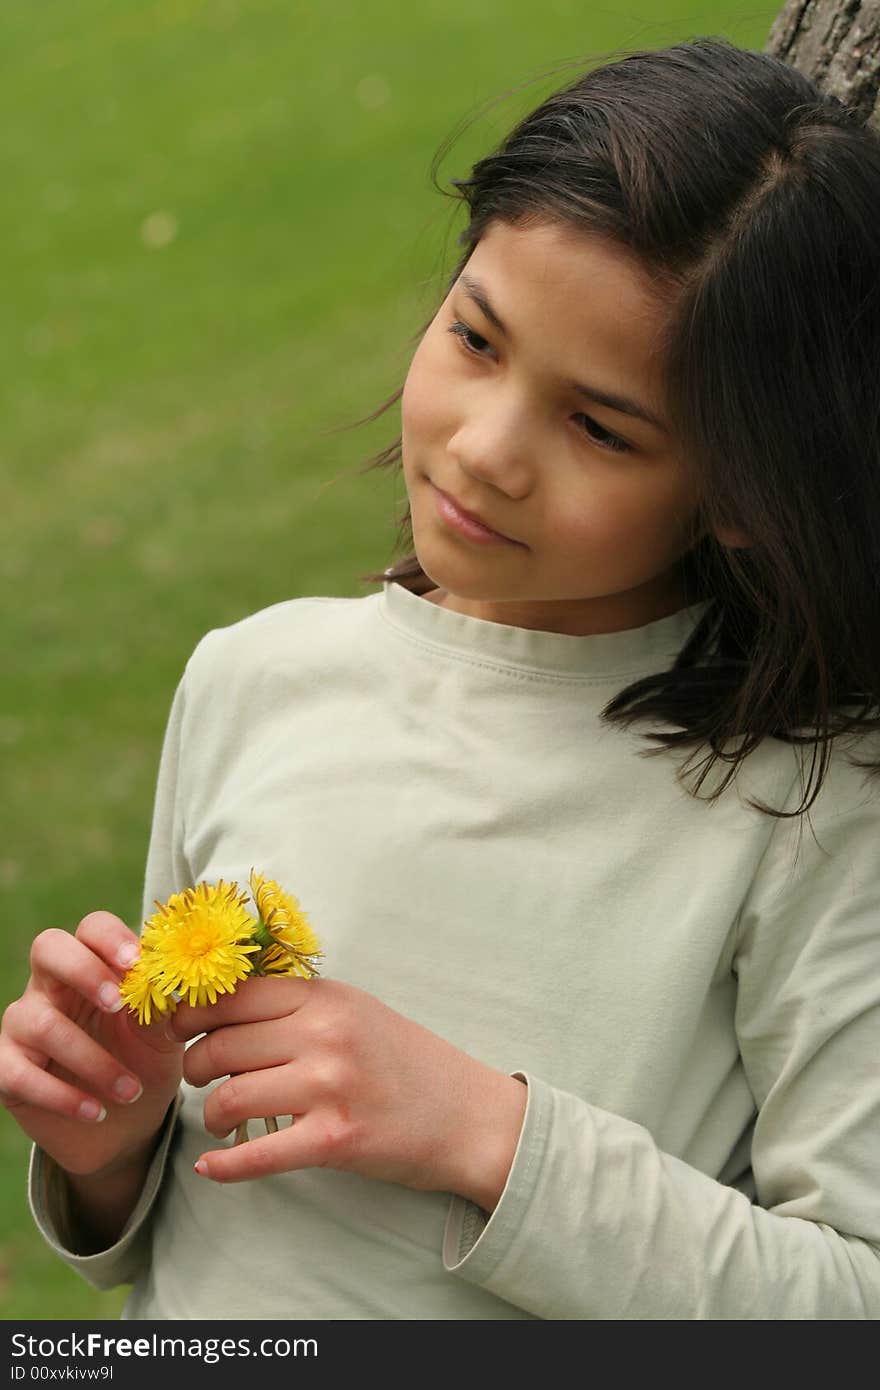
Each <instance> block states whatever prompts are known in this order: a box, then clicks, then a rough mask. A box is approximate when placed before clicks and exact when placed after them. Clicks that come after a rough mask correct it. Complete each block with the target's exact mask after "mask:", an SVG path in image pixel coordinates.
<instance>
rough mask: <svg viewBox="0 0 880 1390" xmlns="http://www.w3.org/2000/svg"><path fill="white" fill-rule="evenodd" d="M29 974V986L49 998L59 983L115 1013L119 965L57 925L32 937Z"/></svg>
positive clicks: (119, 1005) (106, 1010)
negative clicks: (30, 984)
mask: <svg viewBox="0 0 880 1390" xmlns="http://www.w3.org/2000/svg"><path fill="white" fill-rule="evenodd" d="M135 940H136V938H135ZM112 959H113V955H112V953H111V961H112ZM114 970H115V973H114ZM31 976H32V985H33V986H34V987H35V988H36V989H37V990H38V991H40V992H42V993H48V994H50V995H52V996H53V997H54V995H55V989H56V987H57V986H58V985H62V986H66V987H68V988H70V989H72V990H74V991H75V992H76V993H77V994H79V995H81V996H82V997H83V998H84V999H88V1000H89V1001H90V1002H91V1003H93V1004H95V1005H96V1006H97V1007H98V1008H99V1009H101V1010H103V1012H104V1013H117V1012H118V1011H119V1010H120V1009H121V1008H122V1000H121V999H120V997H119V981H120V979H121V978H122V971H121V968H120V967H119V966H116V967H113V968H112V967H111V963H110V962H108V961H107V960H106V959H105V958H103V957H102V956H101V955H99V954H97V953H96V952H95V951H94V950H93V949H92V948H91V947H90V946H89V945H88V944H87V943H86V942H85V941H83V940H80V939H78V938H77V937H75V936H71V934H70V932H66V931H61V930H60V928H57V927H50V928H49V929H48V930H47V931H43V932H40V934H39V936H37V937H35V938H34V941H33V944H32V946H31Z"/></svg>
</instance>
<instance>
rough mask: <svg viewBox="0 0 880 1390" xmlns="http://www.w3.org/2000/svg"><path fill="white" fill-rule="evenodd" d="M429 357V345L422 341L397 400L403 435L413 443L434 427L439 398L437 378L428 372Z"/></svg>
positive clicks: (424, 340)
mask: <svg viewBox="0 0 880 1390" xmlns="http://www.w3.org/2000/svg"><path fill="white" fill-rule="evenodd" d="M430 355H431V353H430V344H429V343H428V340H427V339H426V338H425V339H423V340H422V342H421V343H420V344H419V347H418V348H417V350H416V353H415V356H414V357H413V359H412V362H411V363H410V367H409V371H408V372H407V376H406V381H405V382H404V387H403V395H402V396H401V398H400V418H401V424H402V426H403V431H404V435H405V436H409V437H410V438H411V439H414V440H415V439H417V438H418V437H419V436H422V435H425V434H427V433H430V431H431V429H432V428H433V426H434V424H435V415H436V403H437V400H438V397H439V396H440V395H441V394H442V393H440V392H438V390H437V378H436V375H435V374H434V373H433V372H432V371H431V370H430Z"/></svg>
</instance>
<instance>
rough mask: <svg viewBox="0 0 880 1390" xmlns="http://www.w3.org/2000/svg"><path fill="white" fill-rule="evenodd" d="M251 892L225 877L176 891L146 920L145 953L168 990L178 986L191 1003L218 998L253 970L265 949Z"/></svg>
mask: <svg viewBox="0 0 880 1390" xmlns="http://www.w3.org/2000/svg"><path fill="white" fill-rule="evenodd" d="M246 901H247V894H246V893H239V891H238V885H237V884H235V883H231V884H226V883H224V882H223V879H221V880H220V882H219V883H218V884H217V886H216V887H214V886H213V885H212V884H209V883H199V884H198V885H197V886H196V887H195V888H185V889H184V890H183V892H182V893H172V895H171V897H170V898H169V899H168V902H167V903H160V902H157V903H156V907H157V908H158V911H157V912H154V913H153V915H152V917H150V918H149V919H148V921H147V922H146V923H145V925H144V930H143V934H142V937H141V942H142V946H141V952H142V954H141V959H142V960H144V961H145V962H146V969H147V971H148V973H149V977H150V979H151V980H152V982H153V984H154V986H155V987H156V988H158V989H159V990H160V991H161V993H162V994H164V995H170V994H171V993H173V992H174V991H176V992H177V993H178V994H180V995H181V996H182V997H183V998H184V999H185V1000H186V1002H187V1003H189V1004H213V1003H215V1002H216V1000H217V996H218V995H220V994H231V993H232V991H233V990H234V989H235V987H236V985H237V984H238V983H239V981H241V980H243V979H245V978H246V976H248V975H250V974H251V973H252V964H251V960H250V956H251V955H254V954H255V953H256V952H258V951H259V949H260V946H259V943H258V942H256V941H255V940H254V939H253V930H254V926H255V925H256V923H255V922H254V919H253V917H252V916H251V915H250V913H249V912H248V910H247V908H246V906H245V903H246Z"/></svg>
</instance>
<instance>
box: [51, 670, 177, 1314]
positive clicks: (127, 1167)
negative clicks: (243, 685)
mask: <svg viewBox="0 0 880 1390" xmlns="http://www.w3.org/2000/svg"><path fill="white" fill-rule="evenodd" d="M185 688H186V675H185V674H184V676H183V678H182V679H181V680H180V682H179V684H178V687H177V690H176V692H175V695H174V699H173V701H172V705H171V710H170V713H169V716H168V722H167V726H166V730H165V736H164V740H163V745H162V752H161V757H160V762H159V772H158V779H157V787H156V796H155V802H154V808H153V823H152V833H151V836H150V847H149V852H148V856H147V866H146V875H145V884H144V895H143V899H144V901H143V913H142V916H143V917H146V916H148V915H149V913H150V911H151V910H152V907H153V903H154V900H155V899H156V898H158V899H160V901H165V900H166V899H167V898H168V897H169V896H170V894H171V893H172V892H175V891H177V890H178V889H179V888H181V887H183V886H186V884H187V882H188V868H187V866H186V864H185V863H184V862H183V858H182V854H181V851H180V849H179V846H180V843H181V839H182V836H181V833H180V831H181V827H180V824H179V806H178V798H177V785H178V766H179V758H180V745H181V729H182V724H183V718H184V707H185V700H186V694H185ZM180 1103H181V1095H180V1093H179V1092H178V1095H177V1097H176V1099H175V1100H174V1101H173V1103H172V1105H171V1106H170V1108H169V1109H168V1111H167V1112H166V1116H165V1120H164V1122H163V1124H162V1125H161V1127H160V1128H159V1129H158V1131H157V1132H156V1133H155V1134H154V1135H153V1136H152V1138H151V1140H150V1143H149V1145H148V1146H147V1147H146V1148H145V1149H144V1150H142V1151H141V1152H139V1153H138V1154H135V1155H132V1156H131V1161H130V1162H127V1163H126V1164H124V1165H121V1166H120V1167H119V1168H118V1169H116V1170H114V1172H112V1173H107V1174H105V1175H104V1178H105V1179H106V1181H104V1180H101V1178H100V1175H98V1176H97V1177H82V1176H73V1175H72V1174H69V1173H67V1172H64V1171H63V1170H62V1169H60V1168H59V1167H58V1166H57V1165H56V1164H55V1163H54V1162H53V1161H52V1160H51V1159H50V1158H49V1157H48V1155H47V1154H45V1153H44V1152H43V1151H42V1149H40V1147H39V1146H38V1145H35V1146H34V1147H33V1149H32V1151H31V1162H30V1170H29V1177H28V1200H29V1203H30V1207H31V1213H32V1215H33V1218H34V1221H35V1223H36V1226H37V1229H38V1230H39V1232H40V1234H41V1235H42V1236H43V1238H44V1239H45V1240H46V1241H47V1242H48V1244H49V1245H50V1246H51V1247H52V1249H53V1250H54V1251H55V1252H56V1254H58V1255H59V1257H60V1258H61V1259H63V1260H64V1261H65V1263H67V1264H69V1265H70V1266H71V1267H72V1268H74V1269H76V1270H77V1271H78V1272H79V1273H80V1274H81V1275H82V1276H83V1277H84V1278H85V1279H86V1280H87V1281H88V1282H89V1283H90V1284H92V1285H93V1287H95V1288H98V1289H110V1288H115V1287H116V1286H117V1285H119V1284H124V1283H131V1282H133V1281H134V1280H135V1279H136V1278H137V1277H138V1276H139V1275H140V1274H142V1273H143V1272H144V1271H145V1268H146V1263H147V1260H148V1257H149V1242H148V1227H149V1217H150V1215H151V1213H152V1210H153V1205H154V1203H155V1199H156V1197H157V1195H158V1192H159V1189H160V1187H161V1184H162V1179H163V1176H164V1172H165V1166H166V1161H167V1156H168V1151H169V1147H170V1144H171V1141H172V1138H173V1134H174V1129H175V1121H176V1118H177V1113H178V1110H179V1108H180Z"/></svg>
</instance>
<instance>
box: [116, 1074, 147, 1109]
mask: <svg viewBox="0 0 880 1390" xmlns="http://www.w3.org/2000/svg"><path fill="white" fill-rule="evenodd" d="M143 1093H144V1088H143V1086H142V1085H141V1083H140V1082H139V1081H135V1079H134V1077H133V1076H120V1078H119V1080H118V1081H115V1082H114V1083H113V1094H114V1095H115V1096H118V1097H119V1099H120V1100H121V1101H124V1102H125V1104H126V1105H131V1103H132V1101H135V1100H137V1099H138V1098H139V1097H140V1096H142V1095H143Z"/></svg>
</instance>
